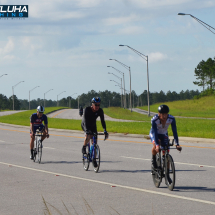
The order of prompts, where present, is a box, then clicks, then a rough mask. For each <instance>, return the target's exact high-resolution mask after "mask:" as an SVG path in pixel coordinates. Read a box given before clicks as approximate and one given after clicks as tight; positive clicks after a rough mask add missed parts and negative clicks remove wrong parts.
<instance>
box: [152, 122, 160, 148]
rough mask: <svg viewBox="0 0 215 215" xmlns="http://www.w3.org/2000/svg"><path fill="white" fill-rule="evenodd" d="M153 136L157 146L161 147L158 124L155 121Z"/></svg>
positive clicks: (153, 123)
mask: <svg viewBox="0 0 215 215" xmlns="http://www.w3.org/2000/svg"><path fill="white" fill-rule="evenodd" d="M151 134H152V135H153V139H154V141H155V145H156V146H159V141H158V129H157V124H156V123H155V121H153V120H152V129H151Z"/></svg>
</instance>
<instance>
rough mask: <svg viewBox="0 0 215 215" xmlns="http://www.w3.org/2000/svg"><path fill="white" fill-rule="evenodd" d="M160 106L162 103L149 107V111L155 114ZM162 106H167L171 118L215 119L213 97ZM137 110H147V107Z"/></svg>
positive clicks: (214, 100)
mask: <svg viewBox="0 0 215 215" xmlns="http://www.w3.org/2000/svg"><path fill="white" fill-rule="evenodd" d="M161 104H162V103H157V104H153V105H151V106H150V110H151V111H152V112H156V113H157V111H158V106H159V105H161ZM164 104H166V105H168V106H169V108H170V114H171V115H173V116H187V117H204V118H215V96H213V95H212V96H205V97H202V98H200V99H191V100H184V101H174V102H164ZM138 108H140V109H143V110H148V107H147V106H143V107H138Z"/></svg>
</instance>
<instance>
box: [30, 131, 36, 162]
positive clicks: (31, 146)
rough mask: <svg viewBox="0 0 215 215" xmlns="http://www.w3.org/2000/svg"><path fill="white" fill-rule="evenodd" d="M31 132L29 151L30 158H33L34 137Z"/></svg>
mask: <svg viewBox="0 0 215 215" xmlns="http://www.w3.org/2000/svg"><path fill="white" fill-rule="evenodd" d="M31 134H32V132H31V133H30V137H31V140H30V152H31V157H30V158H31V159H33V149H34V140H35V137H32V135H31Z"/></svg>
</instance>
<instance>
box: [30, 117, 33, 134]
mask: <svg viewBox="0 0 215 215" xmlns="http://www.w3.org/2000/svg"><path fill="white" fill-rule="evenodd" d="M30 130H31V132H32V134H33V132H34V117H33V114H32V115H31V118H30Z"/></svg>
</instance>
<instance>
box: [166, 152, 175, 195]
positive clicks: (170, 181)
mask: <svg viewBox="0 0 215 215" xmlns="http://www.w3.org/2000/svg"><path fill="white" fill-rule="evenodd" d="M165 180H166V185H167V187H168V188H169V190H171V191H172V190H173V189H174V187H175V165H174V161H173V158H172V156H171V155H170V154H168V155H167V156H166V159H165Z"/></svg>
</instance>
